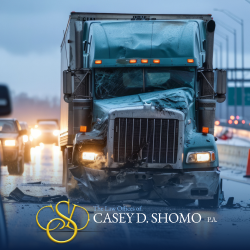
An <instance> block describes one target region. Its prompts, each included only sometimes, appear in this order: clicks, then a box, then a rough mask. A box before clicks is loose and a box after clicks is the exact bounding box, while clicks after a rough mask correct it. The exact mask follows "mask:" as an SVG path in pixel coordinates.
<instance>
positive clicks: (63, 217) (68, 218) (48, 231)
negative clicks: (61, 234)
mask: <svg viewBox="0 0 250 250" xmlns="http://www.w3.org/2000/svg"><path fill="white" fill-rule="evenodd" d="M61 203H66V204H67V205H68V214H70V201H69V200H68V201H60V202H58V203H57V204H56V207H55V210H56V213H57V215H58V216H60V217H61V218H55V219H53V220H51V221H50V222H49V223H48V224H47V226H46V228H44V227H42V226H41V225H40V223H39V221H38V215H39V213H40V212H41V211H42V210H43V209H44V208H51V209H52V210H53V212H54V209H53V207H52V205H49V206H44V207H42V208H41V209H40V210H39V211H38V213H37V215H36V222H37V225H38V226H39V227H40V228H41V229H42V230H44V231H46V233H47V235H48V237H49V239H51V240H52V241H53V242H56V243H68V242H70V241H72V240H73V239H74V238H75V237H76V235H77V232H78V231H81V230H83V229H84V228H86V227H87V226H88V224H89V212H88V211H87V210H86V209H85V208H84V207H80V206H77V205H75V204H72V205H73V209H72V212H71V214H70V217H67V216H65V215H63V214H62V213H60V212H59V210H58V206H59V204H61ZM77 207H78V208H81V209H83V210H84V211H85V212H86V213H87V215H88V219H87V222H86V224H85V226H84V227H82V228H78V227H77V225H76V223H75V222H74V221H73V220H72V217H73V215H74V212H75V209H76V208H77ZM56 220H57V221H61V222H62V223H63V226H62V227H61V228H60V230H61V229H64V228H66V227H67V228H70V229H72V230H74V234H73V236H72V237H71V238H70V239H68V240H65V241H59V240H56V239H55V238H53V237H52V236H51V234H50V232H51V231H53V230H55V229H57V228H58V227H59V226H60V223H59V224H58V225H57V226H56V227H55V228H52V229H51V228H50V225H51V223H52V222H53V221H56ZM65 221H67V222H68V224H67V225H66V223H65ZM70 224H71V225H72V226H73V227H70Z"/></svg>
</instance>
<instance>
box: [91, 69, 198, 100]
mask: <svg viewBox="0 0 250 250" xmlns="http://www.w3.org/2000/svg"><path fill="white" fill-rule="evenodd" d="M143 72H144V78H143ZM143 79H144V82H143ZM194 80H195V68H191V67H186V68H185V67H181V68H178V67H172V68H144V70H143V69H142V68H118V69H117V68H116V69H113V68H112V69H96V70H95V97H96V98H97V99H107V98H114V97H120V96H128V95H136V94H141V93H143V92H144V91H143V89H144V88H143V86H144V87H145V92H152V91H160V90H167V89H175V88H182V87H189V88H194Z"/></svg>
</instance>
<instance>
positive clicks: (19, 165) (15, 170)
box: [8, 157, 24, 175]
mask: <svg viewBox="0 0 250 250" xmlns="http://www.w3.org/2000/svg"><path fill="white" fill-rule="evenodd" d="M8 172H9V174H10V175H22V174H23V172H24V159H23V157H22V158H21V160H18V159H17V160H16V161H14V162H11V163H9V164H8Z"/></svg>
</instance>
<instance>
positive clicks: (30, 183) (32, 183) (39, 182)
mask: <svg viewBox="0 0 250 250" xmlns="http://www.w3.org/2000/svg"><path fill="white" fill-rule="evenodd" d="M27 184H29V185H35V184H42V182H41V181H37V182H28V183H27Z"/></svg>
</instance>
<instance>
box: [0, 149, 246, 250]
mask: <svg viewBox="0 0 250 250" xmlns="http://www.w3.org/2000/svg"><path fill="white" fill-rule="evenodd" d="M31 154H32V161H31V163H30V164H25V172H24V174H23V176H21V177H19V176H9V174H8V171H7V168H6V167H2V168H1V175H2V176H1V177H2V180H1V181H2V184H1V194H2V196H8V195H9V193H10V192H11V191H12V190H13V189H14V188H16V187H19V188H20V189H21V190H22V191H23V192H24V193H26V194H29V195H36V196H42V195H58V194H61V195H63V194H66V193H65V188H64V187H61V180H62V157H61V152H60V151H59V148H58V147H55V146H52V145H45V146H44V147H37V148H36V149H32V152H31ZM235 174H236V173H235ZM233 175H234V173H233V172H232V176H233ZM37 181H42V185H39V184H38V185H31V184H27V183H29V182H37ZM223 190H224V192H225V197H226V200H227V198H228V197H231V196H233V197H234V198H235V200H234V201H235V202H236V203H239V204H241V206H243V207H240V208H235V209H229V208H219V209H202V208H199V207H198V206H197V203H193V204H190V205H188V206H185V207H165V206H164V205H159V204H158V205H157V204H155V205H150V206H149V205H142V204H132V205H127V204H117V205H111V206H110V205H107V206H101V207H96V206H95V204H86V203H85V204H79V203H77V202H79V201H77V200H75V201H74V203H75V204H77V205H80V206H82V207H84V208H86V209H87V210H88V211H89V215H90V222H89V224H88V226H87V227H86V228H85V229H84V230H82V231H79V232H78V234H77V236H76V238H75V239H74V240H73V241H71V242H69V243H67V244H57V243H54V242H52V241H51V240H50V239H49V238H48V236H47V234H46V232H45V231H43V230H41V229H40V228H39V227H38V225H37V223H36V214H37V212H38V211H39V209H40V208H42V207H43V206H48V205H50V204H48V203H43V204H31V203H28V204H27V203H18V202H13V201H10V200H8V199H6V198H4V209H5V216H6V220H7V228H8V234H9V247H10V248H11V249H23V248H26V249H27V248H31V249H35V248H36V249H37V248H39V247H41V248H42V249H44V248H45V247H46V249H50V248H53V249H57V248H58V249H59V248H60V249H62V248H67V249H69V247H70V248H71V249H72V248H73V247H74V248H76V249H79V248H80V249H113V248H114V249H148V248H150V249H152V248H161V249H189V248H190V249H191V248H192V249H196V248H197V249H211V248H212V249H235V248H238V249H249V246H250V207H249V208H244V207H247V205H248V204H250V185H249V184H244V183H240V182H236V181H232V180H224V187H223ZM52 205H53V207H54V208H55V205H56V204H52ZM59 210H60V212H62V213H63V214H65V215H66V216H68V217H69V215H67V205H66V204H61V205H60V206H59ZM110 210H112V211H110ZM70 211H72V206H71V210H70ZM97 213H98V215H96V219H97V221H98V222H100V221H103V220H104V219H105V216H107V215H106V214H107V213H108V214H109V215H110V216H111V219H112V220H113V221H114V219H113V218H112V214H114V213H118V214H120V213H129V215H131V213H134V214H135V215H133V216H132V219H131V222H132V223H128V222H129V219H128V218H127V216H126V215H124V218H125V219H124V221H126V223H95V222H94V220H93V217H94V215H95V214H97ZM136 213H143V214H145V216H146V220H145V222H144V223H137V222H138V221H137V214H136ZM153 213H157V216H156V217H157V223H152V221H154V222H155V220H154V219H153V218H152V214H153ZM158 213H162V214H163V213H168V214H171V213H172V214H173V213H176V214H177V215H179V216H180V213H182V214H183V216H184V217H186V215H187V214H188V213H190V215H192V214H194V213H199V214H200V215H201V218H202V220H201V221H200V222H199V223H193V222H191V223H179V221H177V223H171V222H170V221H168V223H164V222H165V220H164V219H162V220H161V222H162V223H158V222H159V221H158ZM101 214H102V215H101ZM142 216H143V215H140V220H142ZM195 216H196V217H194V218H195V220H198V219H199V218H198V217H197V216H198V215H195ZM58 217H59V216H58V215H57V214H56V213H55V212H53V211H52V210H51V209H47V210H43V211H42V212H41V214H40V215H39V222H40V224H41V225H42V226H43V227H46V225H47V224H48V222H49V221H50V220H51V219H53V218H58ZM208 217H211V218H212V217H214V218H215V220H216V221H217V222H208ZM171 218H172V221H175V220H176V217H175V215H173V217H171ZM72 219H73V220H74V221H75V222H76V224H77V225H78V226H79V227H82V226H84V225H85V223H86V221H87V215H86V213H85V212H84V211H83V210H81V209H76V211H75V213H74V216H73V218H72ZM106 222H108V220H106ZM57 223H58V221H57V222H53V223H52V227H54V226H56V225H57ZM62 231H63V232H62ZM72 235H73V233H72V230H70V229H67V230H65V229H64V230H59V229H56V230H55V232H53V233H52V236H53V237H54V238H56V239H57V240H67V239H69V238H70V237H71V236H72Z"/></svg>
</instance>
